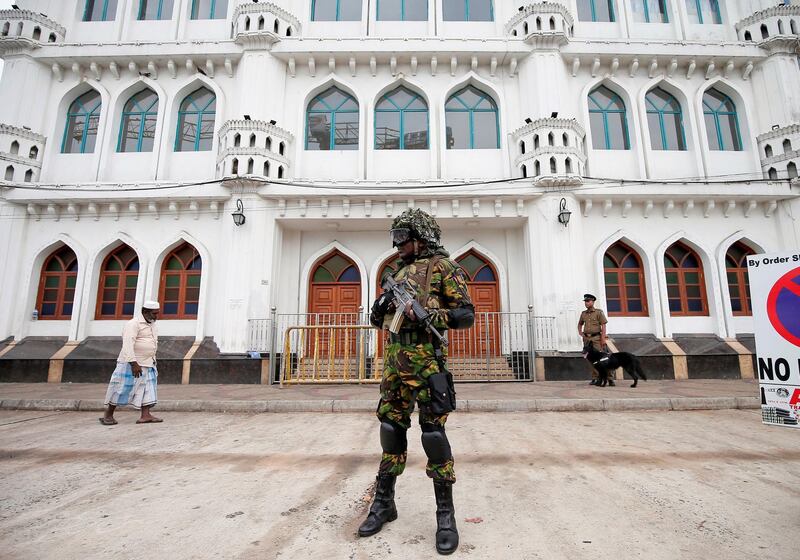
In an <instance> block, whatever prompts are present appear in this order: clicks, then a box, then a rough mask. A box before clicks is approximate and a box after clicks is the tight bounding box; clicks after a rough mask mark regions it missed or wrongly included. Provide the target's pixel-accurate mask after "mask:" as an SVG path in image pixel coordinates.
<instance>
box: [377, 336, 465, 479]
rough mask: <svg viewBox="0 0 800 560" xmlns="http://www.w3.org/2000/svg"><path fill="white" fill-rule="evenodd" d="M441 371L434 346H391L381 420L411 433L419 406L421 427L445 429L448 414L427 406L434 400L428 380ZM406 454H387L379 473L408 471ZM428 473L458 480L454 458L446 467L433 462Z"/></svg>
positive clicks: (380, 404) (386, 360)
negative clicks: (436, 412) (406, 469)
mask: <svg viewBox="0 0 800 560" xmlns="http://www.w3.org/2000/svg"><path fill="white" fill-rule="evenodd" d="M438 372H439V364H438V363H437V361H436V356H435V354H434V349H433V345H432V344H430V343H426V344H409V345H405V344H398V343H392V344H389V345H388V346H387V347H386V355H385V358H384V363H383V376H382V378H381V400H380V402H378V409H377V411H376V413H377V416H378V418H379V419H380V420H382V421H384V420H386V421H390V422H393V423H394V424H397V425H398V426H401V427H402V428H404V429H406V430H407V429H408V428H410V427H411V413H412V412H414V404H415V403H419V405H420V407H419V408H420V410H419V423H420V426H423V425H425V424H432V425H434V426H440V427H444V425H445V422H447V414H432V413H430V412H428V411H427V409H426V406H425V405H426V404H427V403H429V402H430V400H431V397H430V394H429V388H428V378H429V377H430V376H431V375H433V374H434V373H438ZM406 455H407V453H406V452H403V453H402V454H399V455H398V454H392V453H386V452H384V453H383V455H382V457H381V464H380V467H379V468H378V470H379V472H381V473H386V474H392V475H395V476H398V475H400V474H402V473H403V470H405V468H406ZM425 473H426V474H427V475H428V476H429V477H430V478H433V479H436V480H449V481H452V482H455V480H456V473H455V470H454V468H453V459H452V457H451V458H450V460H449V461H447V462H446V463H443V464H433V463H431V462H430V460H429V461H428V464H427V466H426V467H425Z"/></svg>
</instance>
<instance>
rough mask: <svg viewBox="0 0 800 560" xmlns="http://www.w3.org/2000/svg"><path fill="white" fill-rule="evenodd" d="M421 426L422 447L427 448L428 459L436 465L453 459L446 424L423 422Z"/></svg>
mask: <svg viewBox="0 0 800 560" xmlns="http://www.w3.org/2000/svg"><path fill="white" fill-rule="evenodd" d="M421 427H422V447H423V449H425V455H427V456H428V460H429V461H430V462H431V463H432V464H434V465H441V464H442V463H446V462H447V461H449V460H450V459H452V458H453V452H452V451H451V450H450V442H449V441H448V440H447V434H446V433H445V431H444V426H437V425H436V424H422V426H421Z"/></svg>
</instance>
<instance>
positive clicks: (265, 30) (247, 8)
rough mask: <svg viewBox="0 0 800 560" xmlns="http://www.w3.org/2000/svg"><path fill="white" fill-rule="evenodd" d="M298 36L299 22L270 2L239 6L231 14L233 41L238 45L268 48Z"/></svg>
mask: <svg viewBox="0 0 800 560" xmlns="http://www.w3.org/2000/svg"><path fill="white" fill-rule="evenodd" d="M299 35H300V20H298V19H297V18H296V17H294V16H293V15H292V14H290V13H289V12H287V11H286V10H284V9H283V8H281V7H280V6H276V5H275V4H272V3H270V2H265V3H261V2H259V3H256V4H253V3H251V4H239V5H238V6H236V10H235V11H234V13H233V39H234V41H236V43H238V44H240V45H244V46H247V47H255V48H268V47H271V46H272V45H274V44H275V43H277V42H278V41H280V40H281V38H283V37H297V36H299Z"/></svg>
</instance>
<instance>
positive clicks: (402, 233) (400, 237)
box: [389, 228, 412, 247]
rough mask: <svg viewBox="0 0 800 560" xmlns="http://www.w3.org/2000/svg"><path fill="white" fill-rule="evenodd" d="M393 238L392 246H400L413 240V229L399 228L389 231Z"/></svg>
mask: <svg viewBox="0 0 800 560" xmlns="http://www.w3.org/2000/svg"><path fill="white" fill-rule="evenodd" d="M389 235H390V236H391V238H392V247H399V246H400V245H403V244H404V243H408V242H409V241H411V239H412V237H411V230H410V229H408V228H397V229H393V230H391V231H390V232H389Z"/></svg>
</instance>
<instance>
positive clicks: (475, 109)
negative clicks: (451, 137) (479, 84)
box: [444, 85, 500, 150]
mask: <svg viewBox="0 0 800 560" xmlns="http://www.w3.org/2000/svg"><path fill="white" fill-rule="evenodd" d="M468 90H470V91H472V92H473V93H474V94H476V95H477V96H478V97H479V99H478V101H477V102H475V104H473V105H472V106H470V105H468V104H467V103H465V102H464V100H463V99H462V98H461V97H460V96H461V95H462V94H463V93H464V92H466V91H468ZM451 101H457V102H458V103H460V104H461V107H457V108H452V107H449V105H450V102H451ZM484 101H486V102H488V103H489V105H490V108H488V109H487V108H481V107H480V105H481V104H483V102H484ZM444 106H445V109H444V113H445V121H446V120H447V115H448V114H453V113H468V114H469V147H468V148H466V149H469V150H476V149H481V148H476V147H475V113H493V114H494V130H495V146H494V148H483V149H489V150H491V149H494V150H496V149H498V148H500V112H499V111H498V109H497V103H495V101H494V99H493V98H492V96H491V95H489V94H488V93H485V92H483V91H481V90H479V89H478V88H476V87H475V86H472V85H469V86H467V87H464V88H461V89H460V90H458V91H457V92H455V93H454V94H453V95H451V96H450V97H449V98H448V99H447V102H446V103H445V105H444ZM447 149H448V150H450V149H455V148H451V147H450V146H449V145H448V146H447Z"/></svg>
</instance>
